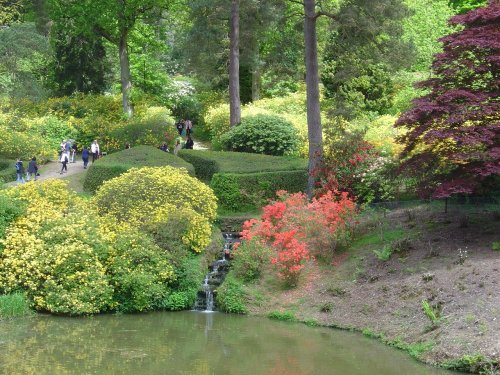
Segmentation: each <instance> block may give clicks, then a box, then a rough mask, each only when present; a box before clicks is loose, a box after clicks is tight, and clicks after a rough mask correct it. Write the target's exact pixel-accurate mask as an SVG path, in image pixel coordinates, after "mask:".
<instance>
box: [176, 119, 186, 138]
mask: <svg viewBox="0 0 500 375" xmlns="http://www.w3.org/2000/svg"><path fill="white" fill-rule="evenodd" d="M183 122H184V120H182V119H181V120H179V121H178V122H177V124H175V127H176V128H177V131H178V132H179V135H182V129H184V124H183Z"/></svg>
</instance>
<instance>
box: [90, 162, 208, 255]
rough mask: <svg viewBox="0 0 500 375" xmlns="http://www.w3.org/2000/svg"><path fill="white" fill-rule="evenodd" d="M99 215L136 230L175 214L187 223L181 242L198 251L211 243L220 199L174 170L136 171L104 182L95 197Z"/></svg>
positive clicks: (186, 175) (159, 168)
mask: <svg viewBox="0 0 500 375" xmlns="http://www.w3.org/2000/svg"><path fill="white" fill-rule="evenodd" d="M93 200H94V202H95V203H94V204H95V206H96V207H98V210H99V212H100V214H102V215H104V216H107V215H109V216H111V217H113V218H116V219H117V220H118V221H119V222H120V223H128V224H130V225H132V226H133V227H145V226H151V224H155V223H156V224H160V223H164V222H166V221H168V218H169V217H171V216H172V215H177V216H179V217H181V218H182V219H183V220H181V221H183V222H184V221H185V222H186V228H185V230H184V231H183V234H182V241H183V242H184V243H185V244H186V245H189V246H190V248H191V249H192V250H193V251H195V252H201V251H202V250H203V249H204V248H205V247H206V246H207V245H208V243H209V242H210V234H211V223H212V222H213V220H214V219H215V216H216V210H217V199H216V197H215V195H214V193H213V191H212V190H211V189H210V188H209V187H208V186H207V185H205V184H204V183H202V182H201V181H199V180H197V179H196V178H194V177H191V176H189V174H188V173H187V171H186V170H185V169H178V168H173V167H168V166H167V167H158V168H154V167H147V168H140V169H137V168H133V169H131V170H129V171H128V172H126V173H124V174H122V175H121V176H119V177H117V178H114V179H111V180H108V181H105V182H104V183H103V185H102V186H101V188H100V189H99V190H98V191H97V193H96V195H95V196H94V198H93Z"/></svg>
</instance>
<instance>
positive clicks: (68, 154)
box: [59, 140, 101, 174]
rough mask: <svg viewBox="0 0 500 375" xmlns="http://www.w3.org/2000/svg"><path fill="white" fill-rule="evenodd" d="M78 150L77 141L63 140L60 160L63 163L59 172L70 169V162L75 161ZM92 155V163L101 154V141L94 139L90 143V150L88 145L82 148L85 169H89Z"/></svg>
mask: <svg viewBox="0 0 500 375" xmlns="http://www.w3.org/2000/svg"><path fill="white" fill-rule="evenodd" d="M77 152H78V146H77V144H76V142H75V141H72V140H63V141H62V142H61V150H60V161H61V163H62V166H61V171H60V172H59V174H63V173H66V172H67V171H68V163H69V162H71V163H75V155H76V153H77ZM91 155H92V163H93V162H94V161H96V160H97V159H99V157H100V155H101V149H100V147H99V143H97V140H94V141H93V142H92V144H91V145H90V150H89V148H88V147H87V146H83V150H82V161H83V169H87V166H88V164H89V159H90V156H91Z"/></svg>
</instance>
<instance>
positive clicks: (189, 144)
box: [184, 135, 194, 150]
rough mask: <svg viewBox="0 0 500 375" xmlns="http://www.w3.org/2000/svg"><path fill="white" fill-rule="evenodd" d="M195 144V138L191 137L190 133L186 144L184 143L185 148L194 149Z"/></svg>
mask: <svg viewBox="0 0 500 375" xmlns="http://www.w3.org/2000/svg"><path fill="white" fill-rule="evenodd" d="M193 146H194V142H193V139H192V138H191V136H190V135H188V136H187V139H186V144H185V145H184V148H186V149H187V150H192V149H193Z"/></svg>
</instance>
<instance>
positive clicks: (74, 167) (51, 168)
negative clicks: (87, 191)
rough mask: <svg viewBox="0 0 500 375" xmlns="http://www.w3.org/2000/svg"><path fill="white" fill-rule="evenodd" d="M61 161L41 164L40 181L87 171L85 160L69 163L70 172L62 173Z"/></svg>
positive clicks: (14, 183)
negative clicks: (84, 167) (84, 165)
mask: <svg viewBox="0 0 500 375" xmlns="http://www.w3.org/2000/svg"><path fill="white" fill-rule="evenodd" d="M60 172H61V163H60V162H59V161H49V162H48V163H46V164H44V165H41V166H40V169H39V173H40V176H38V178H37V180H38V181H43V180H47V179H49V178H64V177H68V176H72V175H75V174H78V173H86V172H87V170H86V169H83V162H82V161H81V160H80V161H77V162H75V163H68V172H66V173H63V174H60ZM15 185H17V182H15V181H14V182H9V183H7V184H5V185H4V186H6V187H7V186H15Z"/></svg>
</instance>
